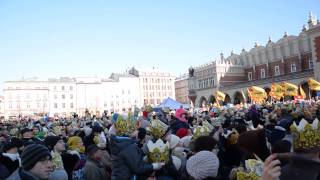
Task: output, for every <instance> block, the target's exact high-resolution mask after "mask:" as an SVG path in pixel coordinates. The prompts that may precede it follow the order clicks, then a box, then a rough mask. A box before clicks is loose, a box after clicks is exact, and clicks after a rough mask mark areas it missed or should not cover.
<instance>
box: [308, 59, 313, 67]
mask: <svg viewBox="0 0 320 180" xmlns="http://www.w3.org/2000/svg"><path fill="white" fill-rule="evenodd" d="M309 69H313V61H312V59H309Z"/></svg>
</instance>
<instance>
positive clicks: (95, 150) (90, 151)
mask: <svg viewBox="0 0 320 180" xmlns="http://www.w3.org/2000/svg"><path fill="white" fill-rule="evenodd" d="M86 153H87V156H88V157H89V158H90V159H92V160H96V161H99V160H101V159H102V157H103V152H102V150H100V149H99V147H98V146H96V145H94V144H92V145H90V146H88V148H87V149H86Z"/></svg>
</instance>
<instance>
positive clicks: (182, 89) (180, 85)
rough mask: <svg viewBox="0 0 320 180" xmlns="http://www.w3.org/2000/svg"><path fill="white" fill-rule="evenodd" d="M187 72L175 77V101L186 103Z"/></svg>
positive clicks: (187, 99) (187, 100) (187, 101)
mask: <svg viewBox="0 0 320 180" xmlns="http://www.w3.org/2000/svg"><path fill="white" fill-rule="evenodd" d="M188 77H189V76H188V74H183V75H181V76H179V77H177V78H176V80H175V82H174V86H175V93H176V101H178V102H180V103H183V104H188V103H189V101H190V100H189V98H188Z"/></svg>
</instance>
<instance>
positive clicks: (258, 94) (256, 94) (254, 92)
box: [248, 86, 267, 103]
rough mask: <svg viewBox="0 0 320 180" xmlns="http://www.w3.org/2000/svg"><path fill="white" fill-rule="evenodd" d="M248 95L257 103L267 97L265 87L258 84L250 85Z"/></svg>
mask: <svg viewBox="0 0 320 180" xmlns="http://www.w3.org/2000/svg"><path fill="white" fill-rule="evenodd" d="M248 95H249V97H250V98H251V99H252V100H253V101H255V102H257V103H260V102H263V101H264V100H265V99H266V98H267V93H266V91H265V90H264V89H263V88H261V87H257V86H252V87H250V88H249V89H248Z"/></svg>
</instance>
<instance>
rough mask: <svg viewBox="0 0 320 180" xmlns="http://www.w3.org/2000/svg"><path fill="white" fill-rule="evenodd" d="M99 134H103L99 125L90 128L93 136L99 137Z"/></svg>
mask: <svg viewBox="0 0 320 180" xmlns="http://www.w3.org/2000/svg"><path fill="white" fill-rule="evenodd" d="M101 132H103V128H102V127H101V126H100V125H96V124H95V125H94V126H93V127H92V133H93V134H94V135H99V134H100V133H101Z"/></svg>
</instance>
